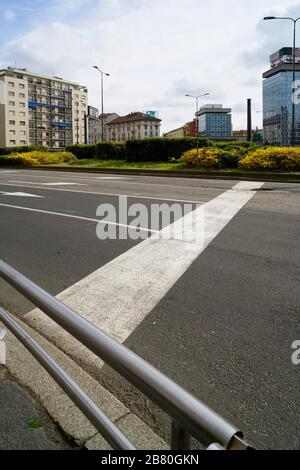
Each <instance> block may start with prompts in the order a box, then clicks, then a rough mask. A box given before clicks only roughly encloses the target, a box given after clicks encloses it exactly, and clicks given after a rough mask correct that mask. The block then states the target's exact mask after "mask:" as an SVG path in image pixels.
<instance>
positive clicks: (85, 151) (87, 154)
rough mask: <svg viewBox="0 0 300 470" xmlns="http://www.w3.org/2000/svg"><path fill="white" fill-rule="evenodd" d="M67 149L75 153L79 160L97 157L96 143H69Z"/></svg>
mask: <svg viewBox="0 0 300 470" xmlns="http://www.w3.org/2000/svg"><path fill="white" fill-rule="evenodd" d="M66 151H67V152H71V153H73V155H75V157H77V158H78V160H82V159H91V158H96V144H89V145H86V144H75V145H68V146H67V147H66Z"/></svg>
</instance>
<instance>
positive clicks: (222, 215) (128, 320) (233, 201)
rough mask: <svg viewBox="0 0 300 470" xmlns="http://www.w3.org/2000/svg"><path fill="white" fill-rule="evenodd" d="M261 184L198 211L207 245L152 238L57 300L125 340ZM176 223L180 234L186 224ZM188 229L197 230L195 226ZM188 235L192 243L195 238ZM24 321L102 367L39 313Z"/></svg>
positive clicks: (238, 189)
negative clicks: (192, 246) (201, 216)
mask: <svg viewBox="0 0 300 470" xmlns="http://www.w3.org/2000/svg"><path fill="white" fill-rule="evenodd" d="M262 185H263V183H257V182H241V183H238V184H237V185H235V186H234V187H233V188H232V189H231V190H229V191H226V192H224V193H223V194H221V195H220V196H218V197H216V198H215V199H212V200H211V201H209V202H208V203H206V204H204V206H202V207H199V208H198V209H196V214H194V215H196V217H197V216H198V215H200V211H202V208H203V207H204V208H205V212H204V223H205V232H204V243H199V242H196V246H194V249H193V250H190V249H187V248H188V245H189V244H190V243H191V242H190V241H186V240H185V239H183V240H180V239H173V240H172V239H171V240H164V239H159V238H158V237H157V235H154V236H153V237H151V238H149V239H147V240H145V241H144V242H142V243H140V244H139V245H137V246H135V247H134V248H132V249H130V250H129V251H127V252H126V253H123V254H122V255H121V256H119V257H118V258H116V259H114V260H113V261H111V262H110V263H108V264H107V265H105V266H103V267H102V268H100V269H99V270H97V271H95V272H94V273H92V274H91V275H89V276H87V277H86V278H84V279H82V280H81V281H79V282H78V283H76V284H75V285H73V286H72V287H70V288H69V289H67V290H65V291H64V292H62V293H61V294H59V295H58V296H57V297H58V298H59V299H60V300H61V301H62V302H64V303H65V304H67V305H68V306H70V307H71V308H73V309H74V310H76V311H77V312H78V313H80V314H81V315H82V316H83V317H85V318H86V319H87V320H89V321H90V322H92V323H93V324H95V325H96V326H97V327H99V328H100V329H102V330H103V331H105V332H106V333H107V334H109V335H110V336H112V337H113V338H115V339H116V340H117V341H119V342H124V341H125V340H126V339H127V338H128V336H129V335H130V334H131V333H132V332H133V331H134V330H135V328H136V327H137V326H138V325H139V324H140V323H141V322H142V321H143V320H144V318H145V317H146V316H147V315H148V314H149V312H150V311H151V310H152V309H153V308H154V307H155V306H156V305H157V303H158V302H159V301H160V300H161V299H162V298H163V297H164V296H165V295H166V293H167V292H168V291H169V290H170V288H171V287H172V286H173V285H174V284H175V283H176V282H177V281H178V279H179V278H180V277H181V276H182V275H183V274H184V273H185V271H186V270H187V269H188V268H189V267H190V266H191V264H192V263H193V261H195V259H196V258H197V257H198V256H199V255H200V254H201V253H202V252H203V251H204V250H205V248H206V247H207V246H208V245H209V244H210V243H211V242H212V240H213V239H214V238H215V237H216V236H217V235H218V234H219V233H220V232H221V230H223V228H224V227H226V225H227V224H228V223H229V222H230V221H231V220H232V218H233V217H234V216H235V215H236V214H237V213H238V212H239V211H240V209H242V208H243V207H244V205H245V204H246V203H247V202H248V201H249V200H250V199H251V198H252V197H253V196H254V195H255V193H256V189H259V188H260V187H261V186H262ZM197 211H198V212H199V213H197ZM185 217H187V218H190V217H191V215H190V214H188V215H187V216H185ZM173 225H174V226H175V231H176V233H178V230H180V227H181V226H182V221H181V220H178V221H176V222H175V223H174V224H173ZM189 229H190V231H191V232H192V231H193V230H194V225H193V224H192V223H191V224H190V225H189ZM163 230H166V229H163ZM186 235H187V238H188V240H190V237H189V235H191V234H186ZM197 243H198V244H197ZM25 318H26V320H27V321H28V322H29V323H30V324H31V325H32V326H34V327H35V328H37V329H38V330H39V331H42V332H43V334H45V335H46V336H47V337H49V338H50V339H51V340H53V341H54V342H55V343H56V345H57V346H59V347H60V348H61V349H63V350H64V351H65V352H67V353H68V354H70V355H71V356H73V357H74V358H77V360H79V361H81V362H84V363H89V364H93V365H95V366H96V365H97V366H98V367H99V360H98V359H95V357H94V355H93V354H92V353H91V354H90V355H89V353H88V352H87V351H86V349H85V348H83V347H82V346H81V345H79V343H78V342H77V341H75V340H73V339H72V338H71V337H70V335H68V334H67V333H65V332H64V331H63V330H62V329H61V328H60V327H58V326H57V325H56V324H55V323H54V322H53V321H52V320H50V319H48V317H46V316H45V315H44V314H43V313H41V312H40V311H39V310H37V309H36V310H34V311H32V312H30V313H28V314H27V315H26V316H25Z"/></svg>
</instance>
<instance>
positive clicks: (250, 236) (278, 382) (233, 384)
mask: <svg viewBox="0 0 300 470" xmlns="http://www.w3.org/2000/svg"><path fill="white" fill-rule="evenodd" d="M237 183H238V182H237V181H227V180H226V181H220V180H218V181H216V180H197V179H180V178H163V177H146V176H117V175H113V174H112V175H105V176H103V175H97V174H80V175H79V174H73V173H55V172H50V171H47V172H44V171H43V172H39V171H37V170H14V171H0V258H2V259H3V260H4V261H6V262H8V263H10V264H11V265H12V266H14V267H15V268H16V269H19V270H20V271H21V272H23V273H24V274H25V275H27V276H29V277H30V278H32V279H33V280H34V281H36V282H37V283H38V284H40V285H41V286H42V287H44V288H46V289H47V290H48V291H49V292H51V293H52V294H54V295H56V294H58V293H59V292H61V291H63V290H64V289H66V288H68V287H70V286H72V285H74V283H76V282H77V281H80V280H81V279H83V278H85V277H86V276H88V275H90V274H91V273H93V272H94V271H96V270H99V269H101V268H104V267H106V266H109V263H111V262H113V260H115V262H116V263H117V262H118V259H119V258H120V257H122V255H124V254H126V253H131V251H130V250H132V248H134V247H137V246H138V245H139V244H141V247H140V251H139V253H143V252H142V251H141V250H142V243H143V242H141V241H139V240H106V241H103V240H98V239H97V237H96V231H95V228H96V222H95V221H91V220H86V219H94V218H96V209H97V207H98V205H99V204H101V203H110V204H112V205H113V206H114V207H116V208H118V204H119V202H118V201H119V200H118V195H127V196H129V197H130V199H129V203H130V204H131V203H143V204H145V205H146V207H148V208H150V207H151V204H156V203H160V202H164V203H167V204H170V205H171V204H172V203H173V202H174V201H180V204H181V205H182V204H184V202H185V201H193V202H194V203H196V202H198V203H199V204H205V203H208V202H209V201H214V200H215V199H216V198H218V197H222V194H224V193H225V192H226V191H229V190H230V189H231V188H232V187H234V186H235V185H236V184H237ZM20 192H21V193H27V194H31V196H28V195H27V196H24V194H23V195H16V194H13V193H20ZM6 193H10V194H6ZM299 194H300V185H299V184H279V183H265V184H264V185H263V187H262V188H261V189H260V190H258V191H254V192H253V197H251V198H250V199H249V201H248V202H247V203H246V205H244V206H242V207H241V208H240V210H239V211H238V213H237V214H236V215H235V216H234V217H232V218H231V219H230V220H229V223H228V224H227V225H226V226H225V228H223V229H222V230H221V231H219V232H218V233H217V236H216V237H215V238H214V239H213V241H212V242H211V243H210V244H209V245H208V246H207V247H206V249H205V250H204V251H202V252H201V253H199V256H196V257H195V259H194V260H193V262H192V264H191V265H189V266H188V267H187V268H186V269H184V270H183V271H182V275H180V276H178V279H176V282H173V281H172V283H170V288H169V289H168V290H167V291H166V292H163V295H162V296H161V297H160V298H158V297H157V302H154V303H153V299H152V303H151V302H149V312H148V313H147V315H145V316H144V317H143V318H142V319H140V320H139V322H136V323H137V324H135V326H134V328H131V330H130V334H129V335H127V336H126V339H125V344H126V345H127V346H128V347H129V348H131V349H133V350H134V351H135V352H137V353H138V354H140V355H141V356H142V357H144V358H145V359H146V360H148V361H149V362H151V363H152V364H153V365H155V366H156V367H158V368H159V369H160V370H162V371H163V372H165V373H166V374H167V375H168V376H170V377H172V378H173V379H175V380H176V381H177V382H179V383H180V384H181V385H183V386H184V387H186V388H187V389H188V390H189V391H191V392H192V393H194V394H195V395H196V396H197V397H199V398H200V399H202V400H203V401H204V402H206V403H207V404H209V405H210V406H212V407H213V408H214V409H215V410H216V411H218V412H220V413H221V414H222V415H223V416H224V417H226V418H227V419H229V420H231V421H233V422H234V423H235V424H237V425H238V426H240V427H241V428H242V429H243V431H244V433H245V435H246V437H247V439H248V440H249V441H250V442H251V443H252V444H253V445H254V446H256V447H258V448H272V449H278V448H283V449H295V448H299V444H300V424H299V419H298V418H299V415H300V400H299V386H300V366H295V365H293V363H292V361H291V355H292V349H291V345H292V343H293V341H295V340H297V339H300V319H299V305H300V297H299V292H300V290H299V275H300V274H299V273H300V270H299V264H300V250H299V229H300V204H299ZM32 195H35V196H42V197H33V196H32ZM12 206H14V207H12ZM22 207H23V208H26V210H23V209H21V208H22ZM31 209H34V211H32V210H31ZM53 212H55V214H53ZM66 215H68V216H71V217H66ZM166 250H168V245H167V244H166ZM132 253H134V252H132ZM179 258H180V254H179V253H178V259H179ZM178 259H177V256H176V257H175V258H174V266H173V263H172V262H171V263H170V262H169V264H168V265H167V268H168V269H167V273H169V272H171V271H172V270H173V269H174V270H175V264H176V263H177V262H178ZM140 263H141V259H136V261H135V264H136V265H137V266H138V265H139V264H140ZM120 269H121V268H120ZM162 269H163V268H162ZM100 272H101V271H100ZM125 274H126V273H125ZM129 275H130V276H132V273H129V272H128V277H129ZM113 282H114V281H112V284H113ZM116 282H117V278H116ZM128 289H129V286H128ZM150 290H151V289H150ZM122 295H123V293H122ZM121 300H122V299H121ZM125 300H126V302H127V301H128V299H127V297H126V299H125V298H124V303H126V302H125ZM131 300H132V299H131ZM0 303H1V305H3V306H4V307H5V308H7V309H8V310H10V311H12V312H14V313H16V314H18V315H20V316H24V314H25V313H26V312H28V311H29V310H30V309H31V308H32V306H31V305H30V304H29V303H28V302H26V301H24V299H23V298H22V297H21V296H19V295H18V294H16V293H15V292H14V291H13V290H12V289H11V288H10V287H8V286H7V285H6V284H5V283H4V282H2V281H0ZM150 306H151V308H150ZM100 322H101V320H100ZM95 374H96V372H95ZM99 379H100V380H101V381H102V382H103V383H104V384H105V385H106V386H107V387H108V388H109V389H110V390H113V392H114V393H115V394H116V395H118V396H119V397H120V398H121V399H122V400H123V401H124V402H125V404H126V405H127V406H129V407H130V408H131V409H133V410H134V411H135V412H136V413H138V414H139V415H140V416H141V417H143V419H145V420H146V421H147V422H148V423H149V424H151V426H153V428H154V429H155V430H156V431H157V432H159V433H161V434H164V433H165V432H166V420H164V419H162V418H161V414H160V413H157V411H156V409H155V407H152V406H151V405H150V404H149V403H148V402H145V401H143V399H142V397H141V396H140V395H139V394H138V393H136V392H135V391H133V390H132V389H131V388H129V387H128V386H127V385H126V384H125V383H124V382H123V381H122V380H120V379H119V378H117V377H116V376H115V374H113V373H112V372H111V371H110V370H109V369H108V368H106V367H104V369H103V371H102V373H101V376H99Z"/></svg>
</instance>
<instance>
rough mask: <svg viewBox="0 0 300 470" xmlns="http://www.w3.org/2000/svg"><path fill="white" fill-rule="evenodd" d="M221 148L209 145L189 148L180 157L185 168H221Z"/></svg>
mask: <svg viewBox="0 0 300 470" xmlns="http://www.w3.org/2000/svg"><path fill="white" fill-rule="evenodd" d="M221 154H222V153H221V150H220V149H217V148H214V147H209V148H202V149H199V153H198V155H197V149H192V150H188V151H187V152H185V153H184V154H183V155H182V157H181V158H180V160H179V162H180V163H181V165H182V166H183V167H184V168H220V166H221Z"/></svg>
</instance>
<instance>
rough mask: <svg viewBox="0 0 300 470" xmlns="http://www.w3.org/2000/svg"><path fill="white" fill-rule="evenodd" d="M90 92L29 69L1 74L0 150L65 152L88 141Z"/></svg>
mask: <svg viewBox="0 0 300 470" xmlns="http://www.w3.org/2000/svg"><path fill="white" fill-rule="evenodd" d="M87 103H88V91H87V88H86V87H84V86H81V85H79V84H77V83H73V82H69V81H66V80H63V79H62V78H59V77H47V76H43V75H39V74H35V73H31V72H28V71H27V70H26V69H17V68H13V67H8V68H7V69H4V70H0V146H1V147H2V146H3V147H15V146H24V145H34V146H47V147H49V148H64V147H66V146H67V145H70V144H75V143H80V144H84V143H86V141H87V124H86V116H87Z"/></svg>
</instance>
